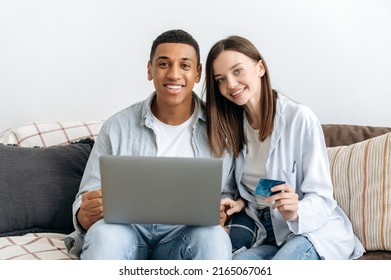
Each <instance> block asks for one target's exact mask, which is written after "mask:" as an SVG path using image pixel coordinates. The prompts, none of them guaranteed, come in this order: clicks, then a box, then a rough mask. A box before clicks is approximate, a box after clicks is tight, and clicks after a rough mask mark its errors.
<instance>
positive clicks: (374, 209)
mask: <svg viewBox="0 0 391 280" xmlns="http://www.w3.org/2000/svg"><path fill="white" fill-rule="evenodd" d="M327 151H328V157H329V161H330V170H331V177H332V181H333V185H334V196H335V199H336V200H337V202H338V204H339V205H340V206H341V207H342V209H343V210H344V211H345V213H346V214H347V215H348V216H349V218H350V220H351V221H352V224H353V230H354V232H355V234H356V235H357V237H358V238H359V239H360V240H361V242H362V243H363V245H364V247H365V249H366V250H391V234H390V232H391V133H387V134H384V135H381V136H378V137H374V138H371V139H368V140H366V141H363V142H359V143H355V144H351V145H349V146H338V147H333V148H327Z"/></svg>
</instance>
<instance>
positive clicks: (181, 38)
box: [149, 29, 200, 65]
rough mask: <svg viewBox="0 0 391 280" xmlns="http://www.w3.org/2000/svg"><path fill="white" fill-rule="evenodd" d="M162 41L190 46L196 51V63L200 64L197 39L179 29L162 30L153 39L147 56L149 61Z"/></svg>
mask: <svg viewBox="0 0 391 280" xmlns="http://www.w3.org/2000/svg"><path fill="white" fill-rule="evenodd" d="M163 43H178V44H186V45H189V46H192V47H193V48H194V50H195V51H196V55H197V65H199V64H200V47H199V46H198V43H197V41H196V40H195V39H194V38H193V36H191V35H190V34H189V33H187V32H186V31H183V30H181V29H173V30H168V31H166V32H163V33H162V34H160V35H159V36H158V37H157V38H156V39H155V40H154V41H153V43H152V47H151V53H150V57H149V59H150V61H152V59H153V56H154V55H155V52H156V48H157V47H158V46H159V45H160V44H163Z"/></svg>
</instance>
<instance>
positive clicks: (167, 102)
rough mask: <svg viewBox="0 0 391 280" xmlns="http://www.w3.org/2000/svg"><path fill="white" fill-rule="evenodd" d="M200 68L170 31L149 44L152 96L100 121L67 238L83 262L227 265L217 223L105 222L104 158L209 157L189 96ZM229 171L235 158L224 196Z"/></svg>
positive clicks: (190, 46) (177, 33)
mask: <svg viewBox="0 0 391 280" xmlns="http://www.w3.org/2000/svg"><path fill="white" fill-rule="evenodd" d="M201 70H202V67H201V64H200V51H199V46H198V44H197V42H196V41H195V40H194V38H193V37H192V36H191V35H190V34H188V33H187V32H185V31H182V30H170V31H167V32H164V33H162V34H161V35H160V36H158V37H157V38H156V39H155V41H154V42H153V44H152V48H151V54H150V60H149V61H148V80H150V81H153V83H154V87H155V91H154V92H153V93H152V94H151V95H150V96H149V97H148V98H147V99H146V100H144V101H142V102H139V103H136V104H133V105H131V106H129V107H128V108H126V109H124V110H122V111H120V112H118V113H116V114H115V115H113V116H112V117H110V118H109V119H108V120H107V121H106V122H105V123H104V125H103V127H102V129H101V131H100V134H99V137H98V138H97V141H96V143H95V145H94V148H93V150H92V152H91V155H90V157H89V160H88V163H87V165H86V168H85V172H84V176H83V178H82V181H81V185H80V190H79V192H78V194H77V196H76V199H75V202H74V204H73V215H74V225H75V228H76V232H75V233H73V234H71V235H70V236H69V238H75V240H74V244H82V248H81V250H79V253H81V255H80V258H81V259H231V241H230V239H229V237H228V235H227V234H226V232H225V231H224V229H223V228H222V227H221V226H218V225H217V226H185V225H163V224H109V223H106V222H105V221H104V219H103V216H104V209H103V205H102V191H101V182H100V172H99V157H100V156H101V155H134V156H162V157H179V156H180V157H213V155H212V153H211V150H210V148H209V145H208V141H207V134H206V120H205V114H204V104H203V103H202V101H201V100H200V98H199V97H198V96H197V95H196V94H195V93H194V92H193V87H194V85H195V83H198V82H199V81H200V77H201ZM232 171H233V168H232V158H229V157H226V158H225V159H224V162H223V177H222V195H223V196H225V197H227V196H228V197H232V195H233V192H234V182H233V176H232ZM151 176H153V174H151ZM140 187H142V186H140ZM189 199H191V197H190V198H189ZM183 203H186V201H184V202H183ZM200 205H202V201H200ZM201 207H202V206H201ZM68 240H69V239H68ZM68 245H69V244H68Z"/></svg>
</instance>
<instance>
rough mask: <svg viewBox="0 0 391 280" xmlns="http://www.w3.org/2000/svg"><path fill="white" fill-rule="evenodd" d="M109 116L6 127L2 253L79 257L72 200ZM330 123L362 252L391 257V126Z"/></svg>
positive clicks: (334, 158)
mask: <svg viewBox="0 0 391 280" xmlns="http://www.w3.org/2000/svg"><path fill="white" fill-rule="evenodd" d="M102 124H103V121H80V122H49V123H30V124H26V125H24V126H21V127H18V128H11V129H7V130H5V131H3V132H2V133H0V143H2V144H0V213H1V215H2V218H1V219H0V259H1V260H18V259H36V260H42V259H44V260H45V259H52V260H77V259H78V258H77V256H76V255H75V250H73V249H71V250H67V248H66V247H65V245H64V239H65V237H66V235H67V234H69V233H70V232H72V231H73V225H72V214H71V213H72V210H71V209H72V203H73V200H74V198H75V195H76V193H77V191H78V188H79V183H80V180H81V177H82V175H83V171H84V167H85V164H86V162H87V160H88V156H89V153H90V152H91V149H92V147H93V144H94V141H95V140H96V138H97V137H98V133H99V130H100V128H101V126H102ZM322 127H323V131H324V135H325V141H326V146H327V147H328V148H327V152H328V157H329V161H330V172H331V178H332V181H333V187H334V196H335V199H336V200H337V202H338V204H339V205H340V206H341V207H342V209H343V210H344V211H345V213H346V214H347V215H348V216H349V218H350V219H351V221H352V225H353V230H354V232H355V234H356V235H357V237H358V238H359V239H360V240H361V242H362V243H363V245H364V247H365V249H366V253H365V255H364V256H362V257H361V258H359V259H360V260H379V259H387V260H391V234H390V233H391V156H390V155H391V128H387V127H370V126H356V125H337V124H323V125H322ZM242 228H243V227H241V228H236V230H238V229H240V230H241V229H242ZM229 230H230V232H234V231H235V224H230V225H229ZM237 232H238V231H236V233H237ZM235 238H237V239H239V240H236V241H239V242H240V235H239V237H238V235H235ZM236 241H235V242H236Z"/></svg>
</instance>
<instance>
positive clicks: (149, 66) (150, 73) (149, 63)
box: [147, 61, 152, 81]
mask: <svg viewBox="0 0 391 280" xmlns="http://www.w3.org/2000/svg"><path fill="white" fill-rule="evenodd" d="M151 68H152V64H151V61H148V64H147V69H148V81H152V71H151Z"/></svg>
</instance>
